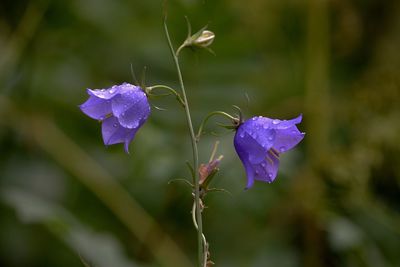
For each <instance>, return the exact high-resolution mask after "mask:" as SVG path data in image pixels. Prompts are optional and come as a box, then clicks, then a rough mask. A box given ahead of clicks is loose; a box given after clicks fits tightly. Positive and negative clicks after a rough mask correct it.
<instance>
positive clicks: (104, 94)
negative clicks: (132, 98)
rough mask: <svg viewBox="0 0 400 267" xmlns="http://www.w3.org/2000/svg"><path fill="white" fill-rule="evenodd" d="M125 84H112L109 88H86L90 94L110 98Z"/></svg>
mask: <svg viewBox="0 0 400 267" xmlns="http://www.w3.org/2000/svg"><path fill="white" fill-rule="evenodd" d="M124 86H125V83H124V84H122V85H113V86H111V87H110V88H107V89H94V90H92V89H87V93H88V94H89V95H91V96H96V97H98V98H101V99H107V100H108V99H111V98H113V97H114V96H116V95H117V94H119V93H120V91H121V90H122V89H123V87H124ZM132 86H133V85H132Z"/></svg>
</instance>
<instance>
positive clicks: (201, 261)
mask: <svg viewBox="0 0 400 267" xmlns="http://www.w3.org/2000/svg"><path fill="white" fill-rule="evenodd" d="M164 31H165V35H166V37H167V41H168V46H169V48H170V51H171V55H172V58H173V59H174V63H175V68H176V71H177V73H178V78H179V84H180V87H181V91H182V99H183V102H184V107H185V114H186V121H187V125H188V128H189V132H190V140H191V145H192V152H193V168H194V170H197V169H198V166H199V153H198V148H197V141H196V135H195V133H194V128H193V123H192V118H191V115H190V109H189V103H188V100H187V97H186V90H185V85H184V83H183V77H182V72H181V69H180V65H179V59H178V55H177V53H176V52H175V50H174V47H173V45H172V42H171V38H170V36H169V32H168V27H167V23H166V17H164ZM193 173H194V174H193V176H194V177H193V179H194V209H193V211H194V214H195V217H194V218H195V220H194V222H196V224H195V227H196V229H197V246H198V266H199V267H203V266H204V264H205V262H204V258H206V257H207V255H206V250H205V249H204V247H203V246H205V245H206V244H205V242H204V240H203V236H204V235H203V223H202V214H201V205H200V201H201V200H200V184H199V174H198V172H197V171H194V172H193Z"/></svg>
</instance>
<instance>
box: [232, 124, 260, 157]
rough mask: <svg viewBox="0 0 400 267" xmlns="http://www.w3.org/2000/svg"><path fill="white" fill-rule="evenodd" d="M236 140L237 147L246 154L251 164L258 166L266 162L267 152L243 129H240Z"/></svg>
mask: <svg viewBox="0 0 400 267" xmlns="http://www.w3.org/2000/svg"><path fill="white" fill-rule="evenodd" d="M234 140H235V147H240V148H241V150H242V151H243V152H245V153H246V155H247V160H248V161H249V162H250V163H251V164H257V163H260V162H262V161H263V160H264V157H265V154H266V152H267V150H266V149H265V148H264V147H263V146H262V145H260V144H259V143H258V142H257V140H256V139H254V138H253V137H252V136H251V135H250V134H249V133H248V132H246V131H245V130H244V129H243V128H241V127H239V129H238V131H237V132H236V135H235V139H234Z"/></svg>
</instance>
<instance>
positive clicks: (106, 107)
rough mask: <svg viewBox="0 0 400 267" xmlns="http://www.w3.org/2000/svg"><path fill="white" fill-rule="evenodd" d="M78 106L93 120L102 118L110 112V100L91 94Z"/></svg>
mask: <svg viewBox="0 0 400 267" xmlns="http://www.w3.org/2000/svg"><path fill="white" fill-rule="evenodd" d="M79 108H80V109H81V110H82V112H83V113H85V114H86V115H88V116H89V117H91V118H93V119H95V120H103V119H104V118H105V117H106V115H107V114H110V113H111V102H110V101H109V100H105V99H101V98H98V97H96V96H93V95H91V96H90V97H89V99H88V100H87V101H86V102H85V103H83V104H82V105H80V106H79Z"/></svg>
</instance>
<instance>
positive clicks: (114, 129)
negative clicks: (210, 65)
mask: <svg viewBox="0 0 400 267" xmlns="http://www.w3.org/2000/svg"><path fill="white" fill-rule="evenodd" d="M187 25H188V36H187V38H186V40H185V41H184V42H183V43H182V45H181V46H180V47H179V48H178V49H177V50H175V49H174V47H173V45H172V42H171V38H170V35H169V32H168V27H167V24H166V18H164V30H165V34H166V37H167V41H168V46H169V48H170V51H171V55H172V58H173V61H174V64H175V68H176V71H177V75H178V80H179V85H180V93H178V91H177V90H175V89H173V88H171V87H169V86H166V85H154V86H145V85H144V84H141V85H140V86H138V85H132V84H129V83H122V84H120V85H114V86H111V87H109V88H106V89H94V90H92V89H87V94H88V95H89V98H88V99H87V100H86V101H85V102H84V103H83V104H81V105H80V106H79V108H80V109H81V111H82V112H83V113H84V114H86V115H87V116H89V117H90V118H92V119H95V120H98V121H100V122H101V133H102V137H103V142H104V144H105V145H107V146H108V145H113V144H119V143H123V144H124V149H125V152H126V153H128V152H129V144H130V143H131V142H132V141H133V139H134V138H135V136H136V133H137V132H138V130H139V129H140V128H141V127H142V126H143V124H144V123H145V122H146V121H147V119H148V117H149V116H150V113H151V108H150V104H149V98H151V97H153V96H168V95H174V96H175V97H176V99H177V101H178V102H179V103H180V104H181V106H182V108H183V109H184V112H185V115H186V121H187V125H188V128H189V132H190V140H191V145H192V152H193V162H192V163H187V165H188V167H189V170H190V173H191V176H192V181H191V182H189V181H188V180H184V181H185V182H186V183H188V184H190V186H191V187H192V188H193V196H194V201H193V207H192V219H193V224H194V226H195V228H196V230H197V242H198V261H197V262H198V266H199V267H200V266H201V267H207V266H211V265H212V264H213V262H212V261H211V259H210V251H209V244H208V242H207V240H206V237H205V235H204V233H203V230H202V229H203V226H202V212H203V209H204V205H203V201H204V197H205V195H206V194H207V193H208V192H210V191H224V189H217V188H210V187H209V186H210V183H211V181H212V179H213V177H214V176H215V174H216V173H217V172H218V171H219V165H220V162H221V160H222V158H223V156H219V157H217V158H216V159H215V158H214V157H215V154H216V150H217V145H218V141H217V142H216V145H215V146H214V149H213V151H212V153H211V157H210V160H209V162H208V163H203V164H200V163H199V155H198V143H199V142H200V137H201V135H202V134H203V133H204V132H203V128H204V127H205V125H206V123H207V122H208V120H209V119H210V118H212V117H214V116H222V117H224V118H226V119H228V121H229V122H230V124H228V125H222V124H219V125H220V126H222V127H224V128H227V129H232V130H234V131H235V135H234V138H233V144H234V147H235V150H236V152H237V154H238V156H239V159H240V160H241V162H242V164H243V166H244V170H245V173H246V176H247V185H246V189H249V188H251V187H252V186H253V184H254V181H262V182H267V183H271V182H273V181H274V180H275V178H276V177H277V174H278V168H279V159H280V156H281V154H282V153H285V152H287V151H288V150H291V149H292V148H294V147H295V146H296V145H297V144H298V143H299V142H300V141H301V140H302V139H303V138H304V133H302V132H300V131H299V129H298V128H297V126H296V125H297V124H299V123H300V122H301V120H302V116H301V115H300V116H298V117H297V118H294V119H291V120H279V119H270V118H267V117H262V116H258V117H253V118H251V119H248V120H244V119H243V116H242V113H241V111H240V108H238V107H237V106H234V107H235V108H236V109H238V111H239V112H238V114H236V115H230V114H228V113H226V112H223V111H213V112H210V113H209V114H208V115H206V116H205V118H204V119H203V121H202V122H201V124H200V126H199V128H198V131H197V133H196V132H195V130H194V127H193V123H192V118H191V114H190V106H189V103H188V100H187V96H186V90H185V86H184V83H183V77H182V72H181V69H180V64H179V54H180V52H181V50H182V49H184V48H192V49H194V48H196V49H197V48H205V49H207V50H209V51H211V50H210V49H209V47H208V46H209V45H210V44H211V43H212V42H213V41H214V38H215V35H214V33H213V32H211V31H209V30H206V27H204V28H202V29H200V30H199V31H198V32H196V33H195V34H193V35H192V34H191V26H190V23H189V21H188V20H187ZM211 52H212V51H211ZM156 89H161V90H165V91H166V93H163V94H156V93H155V90H156Z"/></svg>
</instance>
